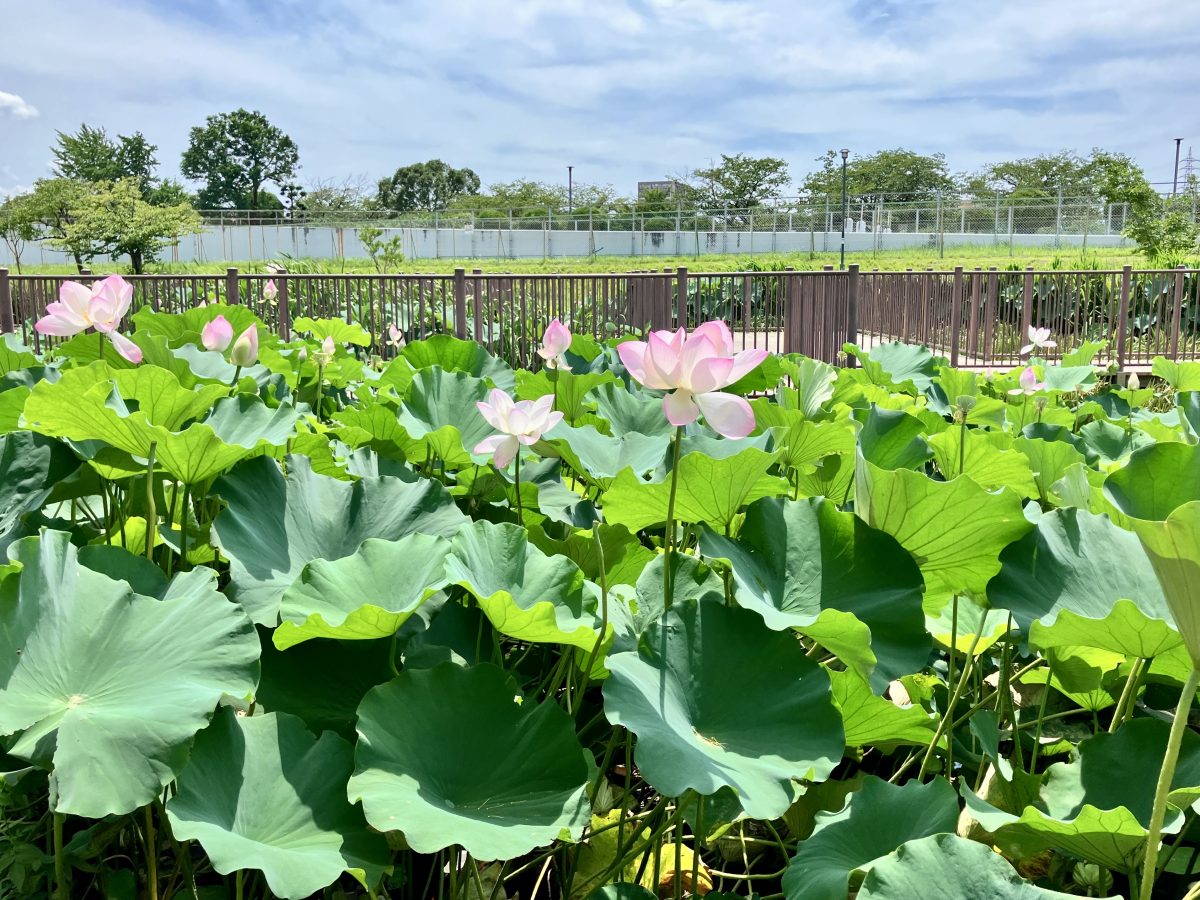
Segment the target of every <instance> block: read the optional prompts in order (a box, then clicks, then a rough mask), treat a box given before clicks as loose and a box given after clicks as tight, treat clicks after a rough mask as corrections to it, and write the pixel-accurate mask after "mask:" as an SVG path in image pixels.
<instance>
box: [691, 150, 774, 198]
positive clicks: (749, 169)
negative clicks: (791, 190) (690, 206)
mask: <svg viewBox="0 0 1200 900" xmlns="http://www.w3.org/2000/svg"><path fill="white" fill-rule="evenodd" d="M690 181H691V185H690V188H691V190H690V191H689V192H688V193H690V194H691V195H692V196H691V198H689V199H693V200H695V201H696V202H698V203H701V204H703V205H705V206H709V207H720V206H728V207H729V208H731V209H748V208H750V207H754V206H761V205H762V203H763V202H764V201H766V200H771V199H773V198H775V197H779V196H781V195H782V194H783V189H784V188H785V187H787V186H788V184H789V183H790V181H791V179H790V178H789V176H788V166H787V163H786V162H784V161H783V160H782V159H777V158H776V157H773V156H761V157H755V156H746V155H745V154H742V153H735V154H734V155H732V156H728V155H726V154H724V153H722V154H721V162H720V163H719V164H718V165H715V166H712V167H710V168H708V169H697V170H696V171H695V172H693V173H692V177H691V179H690Z"/></svg>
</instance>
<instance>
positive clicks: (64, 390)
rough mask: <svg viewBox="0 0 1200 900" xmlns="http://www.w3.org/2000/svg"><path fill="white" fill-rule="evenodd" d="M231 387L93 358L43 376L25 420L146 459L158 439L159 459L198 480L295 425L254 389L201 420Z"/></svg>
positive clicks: (182, 476)
mask: <svg viewBox="0 0 1200 900" xmlns="http://www.w3.org/2000/svg"><path fill="white" fill-rule="evenodd" d="M227 393H228V388H227V387H225V386H223V385H204V386H201V387H198V388H197V389H195V390H190V389H188V388H185V387H184V386H183V385H181V384H180V383H179V380H178V379H177V378H176V377H175V375H173V374H172V373H171V372H168V371H167V370H166V369H160V368H158V367H156V366H140V367H138V368H136V369H128V370H124V371H112V370H110V369H109V368H108V367H107V366H104V365H101V364H93V365H91V366H87V367H84V368H79V369H71V370H68V371H67V372H65V373H63V377H62V378H60V379H59V380H58V381H57V382H54V383H51V382H48V381H43V382H40V383H39V384H38V385H37V386H36V387H35V388H34V389H33V392H32V393H31V394H30V396H29V399H28V400H27V401H26V403H25V420H26V423H27V425H28V427H29V428H30V429H31V430H33V431H37V432H40V433H42V434H47V435H50V436H52V437H65V438H69V439H71V440H76V441H87V440H98V441H103V442H104V443H106V444H108V445H110V446H112V447H115V448H117V449H118V450H123V451H125V452H126V453H129V454H131V455H133V456H135V457H138V458H141V459H145V458H148V457H149V455H150V448H151V445H153V446H154V447H155V453H156V457H155V458H156V459H157V461H158V464H159V465H161V466H162V467H163V468H164V469H165V470H166V471H168V472H170V473H171V474H172V475H174V476H175V477H176V478H178V479H179V480H181V481H183V482H185V483H188V484H197V483H199V482H202V481H205V480H207V479H209V478H211V477H213V476H214V475H216V474H218V473H219V472H221V471H223V470H224V469H227V468H229V467H230V466H232V465H233V464H234V463H235V462H237V461H238V460H239V459H242V458H243V457H245V456H247V455H249V454H250V452H251V451H252V450H253V449H254V448H256V447H258V446H260V445H266V444H275V445H278V444H282V443H283V442H284V441H285V440H286V439H287V437H288V435H290V434H291V431H292V428H291V426H292V423H293V422H294V421H295V417H294V414H293V413H292V412H291V411H290V410H288V409H282V408H281V409H279V410H267V409H266V407H265V405H264V404H263V403H262V401H261V400H259V399H258V398H255V397H250V396H247V397H245V398H240V397H239V398H237V399H230V400H228V401H226V403H227V404H229V407H228V409H227V411H226V412H225V413H223V414H222V415H221V416H220V417H218V418H217V420H216V421H215V422H212V423H209V422H200V421H197V419H199V418H200V417H203V416H205V415H207V414H208V413H209V411H210V410H212V408H213V406H214V404H215V403H216V402H217V400H218V398H220V397H224V396H225V395H226V394H227ZM252 408H253V409H252ZM214 413H215V410H214ZM218 427H219V428H220V429H221V431H222V432H226V433H228V434H229V435H230V438H231V440H229V441H227V440H225V439H224V438H223V437H222V434H221V433H220V432H219V431H218ZM259 429H261V430H259Z"/></svg>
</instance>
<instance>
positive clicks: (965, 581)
mask: <svg viewBox="0 0 1200 900" xmlns="http://www.w3.org/2000/svg"><path fill="white" fill-rule="evenodd" d="M855 481H856V485H855V504H854V506H855V512H856V513H857V514H858V515H859V516H861V517H862V518H863V519H864V520H865V521H866V522H867V524H869V525H870V526H871V527H872V528H878V529H879V530H880V531H886V532H887V533H888V534H890V535H891V536H892V537H894V538H895V539H896V540H898V541H899V542H900V545H901V546H902V547H904V549H905V550H907V551H908V552H909V553H911V554H912V557H913V559H915V560H916V561H917V565H919V566H920V567H921V574H922V575H923V576H924V577H925V594H926V598H927V599H934V600H938V599H944V598H945V597H948V596H950V595H951V594H955V593H964V592H969V593H973V594H977V595H981V596H982V594H983V592H984V590H985V588H986V587H987V583H988V580H989V579H991V577H992V576H993V575H995V574H996V572H997V571H999V569H1000V561H999V556H1000V551H1001V550H1003V549H1004V548H1005V547H1006V546H1008V545H1009V544H1010V543H1012V542H1013V541H1015V540H1016V539H1017V538H1019V537H1021V536H1022V535H1024V534H1025V533H1026V532H1028V531H1029V530H1030V529H1031V528H1032V527H1033V526H1032V525H1030V523H1029V522H1028V520H1026V518H1025V516H1024V514H1023V513H1022V511H1021V501H1020V498H1018V497H1017V495H1016V494H1014V493H1013V492H1012V491H1008V490H1001V491H997V492H992V491H986V490H984V489H983V488H981V487H980V486H979V485H977V484H976V483H975V482H974V481H972V480H971V478H970V477H968V476H960V477H958V478H955V479H954V480H953V481H934V480H932V479H930V478H927V477H926V476H924V475H922V474H921V473H920V472H912V471H909V470H907V469H897V470H895V471H885V470H883V469H880V468H878V467H877V466H874V465H872V464H871V463H869V462H867V461H866V460H864V459H863V458H862V457H861V456H860V457H859V460H858V466H857V471H856V475H855Z"/></svg>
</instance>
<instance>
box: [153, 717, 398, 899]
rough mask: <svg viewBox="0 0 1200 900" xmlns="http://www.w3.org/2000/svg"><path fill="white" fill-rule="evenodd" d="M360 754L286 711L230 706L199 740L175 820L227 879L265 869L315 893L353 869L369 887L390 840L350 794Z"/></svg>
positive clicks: (284, 892) (278, 884)
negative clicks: (249, 711) (244, 712)
mask: <svg viewBox="0 0 1200 900" xmlns="http://www.w3.org/2000/svg"><path fill="white" fill-rule="evenodd" d="M353 768H354V751H353V749H352V748H351V746H350V744H349V743H347V742H346V741H344V740H343V739H342V738H340V737H338V736H337V735H336V734H332V733H330V732H326V733H325V734H323V735H321V736H320V737H319V738H318V737H316V736H314V735H313V734H312V733H311V732H309V731H308V729H307V728H305V727H304V723H303V722H302V721H301V720H300V719H298V718H296V717H295V716H289V715H287V714H286V713H267V714H266V715H261V716H240V715H236V714H235V713H234V711H233V710H232V709H229V708H226V709H223V710H221V712H220V713H218V714H217V715H216V716H215V717H214V719H213V722H212V724H211V725H209V726H208V728H206V729H205V730H204V731H202V732H201V733H200V734H199V735H198V736H197V737H196V743H195V744H194V745H193V747H192V754H191V758H190V759H189V760H188V764H187V765H186V766H185V767H184V769H183V771H182V772H180V773H179V779H178V781H177V785H176V787H177V790H176V793H175V795H174V796H173V797H172V798H171V799H170V801H169V802H168V803H167V818H168V819H170V822H171V832H172V834H174V836H175V838H176V840H181V841H189V840H194V841H199V843H200V846H201V847H203V848H204V852H205V853H206V854H207V855H208V858H209V860H210V861H211V862H212V865H213V868H214V869H216V870H217V871H218V872H220V873H221V874H222V875H228V874H230V873H231V872H235V871H238V870H242V869H258V870H260V871H261V872H262V873H263V875H264V876H265V877H266V881H267V886H268V887H269V888H270V889H271V893H272V894H274V895H275V896H277V897H288V898H298V897H307V896H309V895H310V894H312V893H313V892H314V891H319V890H320V889H321V888H323V887H327V886H328V885H330V884H332V883H333V882H334V881H336V880H337V879H338V878H340V877H341V875H342V873H343V872H349V873H350V874H351V875H353V876H354V877H355V878H357V879H358V880H359V881H360V882H361V883H362V884H363V886H364V887H372V886H373V885H375V884H376V883H378V881H379V878H380V877H381V876H382V874H383V870H384V869H385V868H387V867H388V861H389V854H388V848H387V842H386V841H385V840H384V838H383V836H382V835H378V834H373V833H371V832H370V831H369V830H368V829H367V824H366V822H365V821H363V816H362V812H361V811H360V810H359V809H357V808H356V807H354V806H351V805H350V803H349V802H348V801H347V800H346V791H345V787H344V784H345V782H346V779H348V778H349V777H350V774H351V772H352V770H353Z"/></svg>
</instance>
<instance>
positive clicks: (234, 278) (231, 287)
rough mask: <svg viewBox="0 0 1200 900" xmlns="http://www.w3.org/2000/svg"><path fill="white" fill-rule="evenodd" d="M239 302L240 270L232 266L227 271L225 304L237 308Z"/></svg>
mask: <svg viewBox="0 0 1200 900" xmlns="http://www.w3.org/2000/svg"><path fill="white" fill-rule="evenodd" d="M237 302H238V270H237V268H236V267H234V266H230V267H229V268H228V269H226V270H225V303H226V305H227V306H236V305H237Z"/></svg>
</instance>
